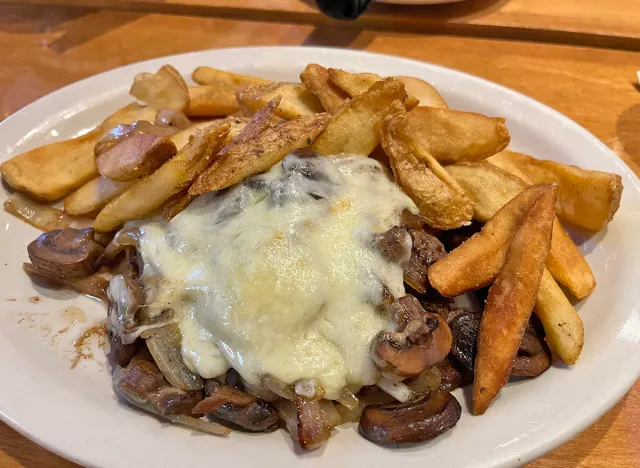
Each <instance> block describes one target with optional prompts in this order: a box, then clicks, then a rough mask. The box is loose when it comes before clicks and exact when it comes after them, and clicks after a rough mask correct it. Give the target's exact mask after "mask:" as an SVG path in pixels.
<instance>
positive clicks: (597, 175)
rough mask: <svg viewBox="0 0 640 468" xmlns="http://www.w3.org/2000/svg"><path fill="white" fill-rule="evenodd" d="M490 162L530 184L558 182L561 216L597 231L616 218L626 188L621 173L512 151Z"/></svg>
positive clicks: (557, 207)
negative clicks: (542, 158)
mask: <svg viewBox="0 0 640 468" xmlns="http://www.w3.org/2000/svg"><path fill="white" fill-rule="evenodd" d="M488 162H490V163H491V164H493V165H496V166H498V167H501V168H503V169H505V170H506V171H508V172H511V173H513V174H514V175H516V176H518V177H521V178H523V180H524V181H525V182H528V183H530V184H539V183H556V184H558V186H559V189H558V203H557V206H556V211H557V213H558V216H559V217H560V218H561V219H564V220H566V221H569V222H570V223H572V224H574V225H576V226H578V227H581V228H584V229H588V230H590V231H598V230H600V229H602V228H603V227H604V226H606V225H607V223H609V221H611V219H613V216H614V215H615V213H616V211H617V210H618V208H619V206H620V198H621V196H622V189H623V187H622V177H620V176H619V175H618V174H611V173H609V172H601V171H590V170H586V169H581V168H579V167H576V166H569V165H567V164H562V163H558V162H555V161H543V160H539V159H535V158H532V157H531V156H527V155H526V154H521V153H514V152H512V151H503V152H501V153H498V154H496V155H494V156H492V157H491V158H490V159H489V160H488ZM514 168H515V170H514Z"/></svg>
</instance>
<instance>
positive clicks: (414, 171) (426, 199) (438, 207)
mask: <svg viewBox="0 0 640 468" xmlns="http://www.w3.org/2000/svg"><path fill="white" fill-rule="evenodd" d="M405 115H406V113H405V111H404V109H403V106H402V104H401V103H399V102H397V101H396V102H395V103H394V105H393V106H392V110H391V111H390V112H389V115H387V116H386V117H385V120H384V124H383V128H382V130H381V132H380V134H381V137H382V147H383V148H384V150H385V152H386V154H387V155H388V156H389V163H390V165H391V169H392V171H393V174H394V175H395V177H396V180H397V181H398V184H399V185H400V186H401V187H402V189H403V190H404V191H405V192H406V193H407V195H409V197H410V198H411V199H412V200H413V201H414V203H415V204H416V205H417V207H418V209H419V210H420V214H421V215H422V216H423V217H424V219H425V222H426V223H427V224H428V225H429V226H432V227H434V228H436V229H453V228H456V227H460V226H462V225H465V224H468V223H469V221H471V217H472V216H473V204H472V203H471V200H469V199H468V198H467V196H466V195H464V194H463V193H461V189H460V187H459V186H458V185H457V184H456V183H455V182H453V185H451V186H450V185H448V184H447V181H446V180H445V181H443V180H442V179H440V178H439V177H438V176H437V175H436V174H434V172H432V169H435V170H436V171H437V172H440V171H442V172H444V170H443V169H442V168H441V167H440V165H439V164H438V163H437V161H432V166H430V167H429V166H427V165H426V164H425V163H424V162H422V161H419V160H418V158H417V157H416V156H415V154H414V150H413V148H412V147H410V146H409V145H408V144H406V143H405V142H404V141H403V140H402V139H401V138H400V135H398V134H397V132H396V124H397V122H399V121H402V119H403V118H404V117H405Z"/></svg>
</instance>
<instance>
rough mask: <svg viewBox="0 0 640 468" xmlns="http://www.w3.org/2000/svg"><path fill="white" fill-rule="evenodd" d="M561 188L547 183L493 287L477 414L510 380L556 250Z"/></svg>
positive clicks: (481, 344)
mask: <svg viewBox="0 0 640 468" xmlns="http://www.w3.org/2000/svg"><path fill="white" fill-rule="evenodd" d="M556 191H557V188H556V187H555V186H547V187H544V192H543V193H542V194H541V195H540V196H539V197H538V198H537V199H536V200H535V201H534V202H533V204H532V205H531V208H530V209H529V210H528V213H527V214H526V216H525V218H524V220H523V221H522V224H521V225H520V227H519V228H518V230H517V231H516V233H515V235H514V236H513V239H512V240H511V243H510V245H509V249H508V252H507V256H506V261H505V264H504V266H503V267H502V270H501V271H500V274H499V275H498V277H497V278H496V280H495V282H494V283H493V285H492V286H491V288H490V289H489V295H488V296H487V301H486V305H485V310H484V313H483V314H482V319H481V321H480V329H479V331H478V353H477V355H476V361H475V372H474V380H473V413H474V414H475V415H480V414H484V412H485V411H486V410H487V408H488V407H489V405H490V404H491V402H492V401H493V399H494V398H495V397H496V395H497V394H498V392H499V391H500V389H501V388H502V387H503V386H504V385H505V384H506V383H507V380H508V379H509V374H510V373H511V367H512V366H513V359H514V358H515V357H516V355H517V353H518V347H519V346H520V341H521V340H522V335H523V334H524V331H525V329H526V327H527V323H528V321H529V317H530V316H531V311H532V310H533V306H534V304H535V301H536V297H537V295H538V288H539V286H540V279H541V277H542V273H543V271H544V263H545V259H546V257H547V254H548V253H549V249H550V248H551V228H552V225H553V220H554V215H555V209H554V207H555V202H556Z"/></svg>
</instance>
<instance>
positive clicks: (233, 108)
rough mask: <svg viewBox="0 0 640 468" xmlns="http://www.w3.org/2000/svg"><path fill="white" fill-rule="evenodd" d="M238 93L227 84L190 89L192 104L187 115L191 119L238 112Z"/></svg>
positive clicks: (187, 110)
mask: <svg viewBox="0 0 640 468" xmlns="http://www.w3.org/2000/svg"><path fill="white" fill-rule="evenodd" d="M236 91H237V88H235V87H233V86H231V85H227V84H219V85H211V86H195V87H193V88H189V97H190V104H189V108H188V109H186V111H185V113H186V115H187V116H189V117H219V116H225V115H229V114H233V113H235V112H238V111H239V110H240V106H239V105H238V101H237V100H236Z"/></svg>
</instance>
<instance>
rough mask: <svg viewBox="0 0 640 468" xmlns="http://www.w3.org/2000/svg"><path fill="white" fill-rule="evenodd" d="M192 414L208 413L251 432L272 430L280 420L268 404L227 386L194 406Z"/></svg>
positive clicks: (218, 388)
mask: <svg viewBox="0 0 640 468" xmlns="http://www.w3.org/2000/svg"><path fill="white" fill-rule="evenodd" d="M209 390H211V388H209ZM193 413H194V414H207V413H210V414H212V415H213V416H215V417H217V418H219V419H222V420H224V421H229V422H231V423H233V424H236V425H237V426H240V427H242V428H243V429H247V430H249V431H252V432H264V431H269V430H273V429H275V428H276V426H275V425H276V423H277V422H278V421H279V420H280V415H279V414H278V412H277V411H276V409H275V408H274V407H273V406H271V405H270V404H269V403H266V402H265V401H262V400H260V399H258V398H256V397H254V396H253V395H250V394H249V393H247V392H244V391H242V390H239V389H237V388H234V387H231V386H229V385H218V386H217V388H215V389H213V391H212V392H211V393H210V395H209V396H207V397H206V398H205V399H204V400H202V401H201V402H200V403H198V404H197V405H196V406H195V408H194V409H193Z"/></svg>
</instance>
